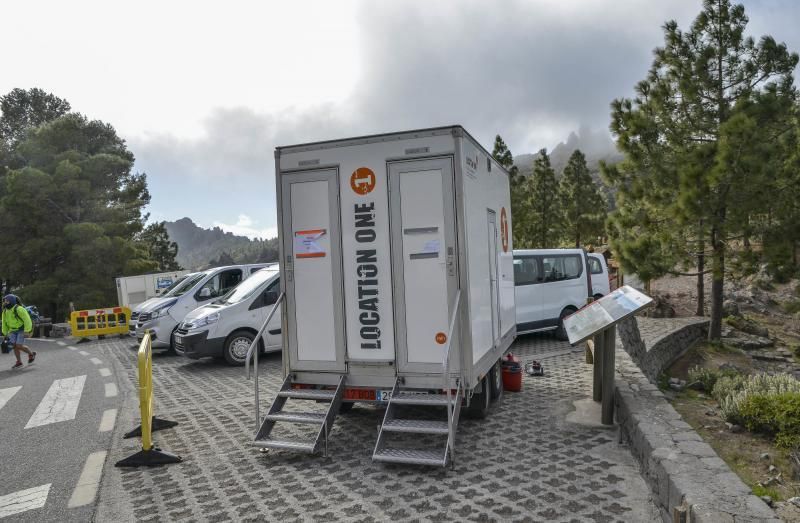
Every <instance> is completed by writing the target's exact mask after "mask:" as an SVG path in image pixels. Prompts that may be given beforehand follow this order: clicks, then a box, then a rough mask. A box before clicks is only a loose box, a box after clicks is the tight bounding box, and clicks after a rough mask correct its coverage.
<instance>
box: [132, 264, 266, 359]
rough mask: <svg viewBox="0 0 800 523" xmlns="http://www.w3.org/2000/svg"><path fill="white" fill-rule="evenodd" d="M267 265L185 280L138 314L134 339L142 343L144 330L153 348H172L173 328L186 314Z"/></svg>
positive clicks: (209, 272) (234, 268) (213, 271)
mask: <svg viewBox="0 0 800 523" xmlns="http://www.w3.org/2000/svg"><path fill="white" fill-rule="evenodd" d="M267 265H268V264H266V263H259V264H253V265H231V266H228V267H217V268H216V269H208V270H207V271H203V272H198V273H197V274H195V275H193V276H191V277H189V278H187V279H185V280H184V281H183V283H181V284H180V285H178V286H177V287H175V288H174V289H173V290H172V291H170V292H169V296H162V297H161V298H157V299H154V300H152V301H151V302H150V304H149V305H148V306H147V307H146V308H143V309H142V310H141V311H139V315H138V317H137V321H136V338H137V339H138V340H140V341H141V339H142V338H143V337H144V333H145V331H146V330H149V331H150V337H151V339H152V340H153V347H154V348H158V347H161V348H173V347H174V340H173V337H174V334H175V329H177V328H178V324H179V323H180V322H181V321H183V318H184V317H186V315H187V314H189V313H190V312H191V311H193V310H195V309H196V308H197V307H200V306H201V305H205V304H206V303H209V302H211V301H212V300H216V299H218V298H221V297H222V296H224V295H226V294H227V293H228V291H230V290H231V289H233V288H234V287H236V286H237V285H239V283H241V282H242V281H243V280H246V279H247V278H249V277H250V275H252V274H253V273H255V272H256V271H258V270H259V269H263V268H264V267H266V266H267ZM131 323H133V321H131Z"/></svg>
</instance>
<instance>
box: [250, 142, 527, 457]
mask: <svg viewBox="0 0 800 523" xmlns="http://www.w3.org/2000/svg"><path fill="white" fill-rule="evenodd" d="M275 165H276V182H277V202H278V223H279V231H280V237H281V244H280V250H281V252H280V255H281V265H280V271H281V290H282V293H283V294H282V296H281V301H279V303H278V304H277V305H276V307H277V306H278V305H280V306H282V307H283V309H282V313H283V314H282V318H283V326H282V331H283V366H284V376H285V381H284V383H283V387H282V388H281V390H280V392H279V393H278V395H277V397H276V398H275V400H274V401H273V403H272V405H271V407H270V410H269V413H268V414H267V415H266V416H265V418H264V419H263V420H262V419H260V416H259V413H258V384H257V381H256V417H257V424H258V425H257V426H258V430H257V433H256V437H255V441H254V445H255V446H258V447H262V448H278V449H289V450H294V451H300V452H308V453H316V452H318V451H320V450H324V449H325V448H326V447H327V436H328V433H329V432H330V428H331V426H332V424H333V421H334V418H335V416H336V414H337V413H339V411H340V409H341V410H346V407H350V406H352V402H354V401H366V402H375V403H383V405H385V406H386V411H385V415H384V419H383V424H382V428H381V432H380V434H379V436H378V438H377V441H376V442H375V448H374V452H373V460H375V461H383V462H401V463H415V464H427V465H440V466H445V465H446V464H447V463H448V462H452V459H453V457H454V445H455V430H456V426H457V424H458V418H459V413H460V410H461V406H462V404H463V405H464V406H465V407H466V408H467V409H469V410H470V411H472V413H473V414H475V415H476V416H478V417H483V416H485V415H486V413H487V412H488V410H489V408H490V399H492V398H499V397H500V395H501V394H502V369H501V365H500V359H501V358H502V356H503V355H504V353H505V352H506V350H507V349H508V347H509V346H510V345H511V343H512V342H513V340H514V338H515V336H516V322H515V309H514V272H513V271H514V269H513V256H512V248H513V245H512V241H511V238H512V235H511V226H512V217H511V213H510V209H511V202H510V193H509V188H510V181H509V175H508V173H507V172H506V171H505V170H504V169H503V168H502V167H501V166H500V165H499V164H498V163H497V162H496V161H495V160H494V159H493V158H492V156H491V155H490V154H489V153H488V152H487V151H486V150H485V149H484V148H483V147H481V146H480V145H479V144H478V142H476V141H475V140H474V139H473V138H472V137H471V136H470V135H469V134H468V133H467V132H466V131H465V130H464V129H463V128H462V127H460V126H452V127H442V128H435V129H426V130H420V131H409V132H399V133H390V134H383V135H376V136H367V137H361V138H352V139H344V140H333V141H327V142H319V143H310V144H304V145H295V146H289V147H279V148H277V149H276V152H275ZM255 345H256V344H255V343H254V344H253V346H255ZM251 349H252V347H251ZM256 352H257V351H256ZM256 358H257V354H256ZM249 361H250V360H249V358H248V363H249ZM255 361H256V365H257V359H256V360H255ZM248 373H249V369H248ZM257 379H258V372H257V367H256V380H257ZM290 399H292V400H303V399H306V400H316V401H323V402H329V405H327V406H326V408H325V410H324V411H323V412H316V413H299V412H297V411H288V410H284V407H285V405H286V402H287V400H290ZM401 405H418V406H423V407H424V406H427V407H431V409H430V410H431V415H434V416H435V414H437V413H438V415H439V416H440V418H441V419H435V417H434V419H430V418H428V419H407V418H405V417H403V418H401V417H400V416H401V415H402V408H401V409H398V408H397V407H398V406H401ZM434 407H435V408H434ZM406 410H407V409H406ZM417 410H419V409H417ZM445 410H446V415H445ZM286 422H289V423H307V424H308V423H316V424H317V425H318V430H316V429H315V430H313V431H312V432H313V434H312V438H311V440H310V441H296V440H292V439H291V438H290V439H289V440H287V439H285V438H284V439H283V440H281V439H276V438H275V437H272V433H273V428H274V427H275V425H276V423H286ZM397 433H411V434H412V436H413V437H414V439H419V437H418V436H417V435H418V434H435V435H439V437H440V438H441V440H442V441H441V445H440V446H438V445H437V446H436V447H435V448H427V449H420V448H411V447H410V446H409V445H408V444H407V443H408V442H407V441H402V439H403V436H402V434H400V435H398V434H397ZM396 439H397V441H395V440H396ZM434 439H435V438H434ZM437 443H438V442H437ZM412 446H413V444H412Z"/></svg>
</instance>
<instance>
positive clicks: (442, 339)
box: [436, 332, 447, 345]
mask: <svg viewBox="0 0 800 523" xmlns="http://www.w3.org/2000/svg"><path fill="white" fill-rule="evenodd" d="M436 343H438V344H439V345H444V344H445V343H447V334H445V333H444V332H437V333H436Z"/></svg>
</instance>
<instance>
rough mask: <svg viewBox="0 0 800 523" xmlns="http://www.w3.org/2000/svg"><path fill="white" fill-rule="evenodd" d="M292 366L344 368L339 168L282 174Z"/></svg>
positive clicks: (298, 368)
mask: <svg viewBox="0 0 800 523" xmlns="http://www.w3.org/2000/svg"><path fill="white" fill-rule="evenodd" d="M281 199H282V202H281V208H282V209H283V216H282V219H283V234H282V239H281V241H282V242H283V252H284V256H285V258H284V264H285V274H286V282H285V288H286V310H287V323H288V332H287V333H286V336H287V340H286V341H287V343H288V346H289V359H290V364H291V365H290V368H291V369H293V370H321V371H326V370H327V371H336V372H343V371H344V370H345V361H344V354H345V345H344V321H343V317H344V315H343V302H344V300H343V299H342V254H341V233H340V230H341V229H340V227H339V216H340V212H339V187H338V173H337V171H336V170H333V169H331V170H320V171H309V172H294V173H283V174H281Z"/></svg>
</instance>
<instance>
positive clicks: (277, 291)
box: [249, 278, 281, 311]
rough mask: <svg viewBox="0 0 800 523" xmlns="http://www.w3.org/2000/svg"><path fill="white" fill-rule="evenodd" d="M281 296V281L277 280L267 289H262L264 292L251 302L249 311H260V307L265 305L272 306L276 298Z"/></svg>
mask: <svg viewBox="0 0 800 523" xmlns="http://www.w3.org/2000/svg"><path fill="white" fill-rule="evenodd" d="M280 295H281V279H280V278H278V279H277V280H275V281H274V282H272V283H270V284H269V287H267V288H266V289H264V292H262V293H261V296H259V297H258V298H256V299H255V300H253V303H252V304H251V305H250V309H249V310H251V311H252V310H254V309H260V308H261V307H266V306H267V305H274V304H275V302H277V301H278V298H279V297H280Z"/></svg>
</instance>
